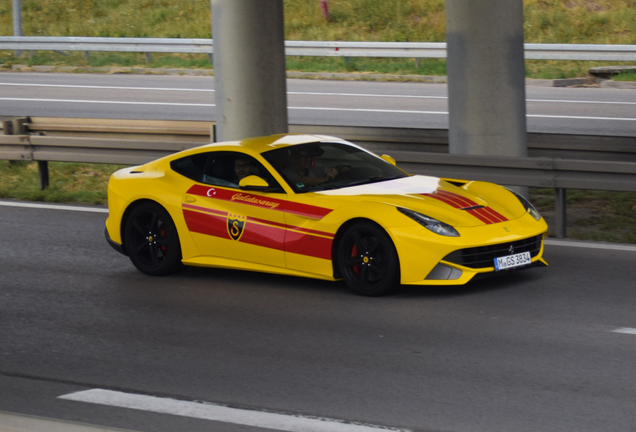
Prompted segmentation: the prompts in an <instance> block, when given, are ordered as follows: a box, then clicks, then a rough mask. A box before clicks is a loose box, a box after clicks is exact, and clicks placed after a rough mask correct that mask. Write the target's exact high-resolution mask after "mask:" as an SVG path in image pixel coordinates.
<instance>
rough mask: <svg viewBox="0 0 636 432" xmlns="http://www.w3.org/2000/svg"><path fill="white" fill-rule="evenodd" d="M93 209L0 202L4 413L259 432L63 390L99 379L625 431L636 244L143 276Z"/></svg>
mask: <svg viewBox="0 0 636 432" xmlns="http://www.w3.org/2000/svg"><path fill="white" fill-rule="evenodd" d="M105 219H106V214H105V213H93V212H77V211H68V210H59V209H57V210H52V209H39V208H20V207H10V206H5V205H0V411H9V412H14V413H22V414H30V415H39V416H44V417H51V418H57V419H64V420H72V421H81V422H85V423H91V424H99V425H104V426H110V427H120V428H126V429H131V430H137V431H144V432H145V431H148V432H150V431H152V432H168V431H192V432H198V431H228V432H236V431H249V432H254V431H258V430H265V429H260V428H254V427H248V426H241V425H236V424H231V423H228V422H214V421H208V420H201V419H193V418H190V417H187V416H176V415H169V414H156V413H150V412H147V411H142V410H133V409H126V408H117V407H110V406H104V405H100V404H92V403H86V402H77V401H70V400H64V399H59V396H61V395H66V394H69V393H73V392H76V391H80V390H87V389H94V388H100V389H110V390H117V391H122V392H126V393H134V394H144V395H154V396H160V397H169V398H173V399H179V400H184V401H203V402H211V403H221V404H227V405H230V406H232V407H237V408H246V409H252V410H257V411H262V410H267V411H269V412H275V413H283V414H296V415H307V416H317V417H327V418H334V419H341V420H344V421H353V422H362V423H367V424H372V425H383V426H387V427H396V428H404V429H407V430H412V431H427V432H429V431H430V432H433V431H435V432H442V431H444V432H482V431H483V432H497V431H502V432H503V431H507V432H524V431H528V432H536V431H551V432H555V431H570V432H571V431H576V432H588V431H589V432H598V431H603V432H613V431H616V432H619V431H620V432H625V431H634V430H636V410H635V409H634V407H635V406H636V370H635V368H634V358H636V335H635V334H630V331H632V330H633V329H634V328H636V313H634V310H635V306H636V292H635V290H634V288H635V285H634V280H636V266H634V263H635V262H636V248H635V247H631V248H630V247H623V248H622V250H621V248H612V247H610V248H609V249H602V248H599V247H592V248H588V247H581V246H585V245H586V244H580V243H576V242H559V243H558V244H550V245H548V246H547V247H546V252H545V257H546V259H547V261H548V262H549V263H550V267H547V268H537V269H531V270H527V271H522V272H518V273H513V274H509V275H503V276H501V277H496V278H489V279H484V280H480V281H476V282H473V283H470V284H468V285H467V286H464V287H459V288H449V287H447V288H441V287H432V288H409V287H403V288H402V289H401V290H400V291H399V292H398V293H396V294H395V295H392V296H388V297H382V298H364V297H358V296H356V295H354V294H351V293H350V292H349V291H348V290H347V289H346V288H345V287H344V285H343V284H340V283H332V282H323V281H314V280H306V279H301V278H294V277H282V276H275V275H264V274H256V273H247V272H238V271H228V270H219V269H201V268H188V269H186V270H185V271H183V272H181V273H179V274H177V275H173V276H170V277H161V278H152V277H147V276H144V275H142V274H140V273H139V272H138V271H136V270H135V269H134V267H133V266H132V264H130V262H129V261H128V260H127V258H125V257H123V256H121V255H119V254H117V253H116V252H115V251H113V250H111V249H110V247H109V246H108V245H107V244H106V242H105V240H104V238H103V226H104V221H105ZM621 328H622V329H624V330H622V331H623V333H617V332H616V330H617V329H621ZM630 329H631V330H630ZM634 332H636V330H634Z"/></svg>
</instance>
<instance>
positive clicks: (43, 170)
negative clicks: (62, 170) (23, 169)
mask: <svg viewBox="0 0 636 432" xmlns="http://www.w3.org/2000/svg"><path fill="white" fill-rule="evenodd" d="M38 180H39V182H40V190H44V189H45V188H46V187H47V186H48V185H49V163H48V162H47V161H38Z"/></svg>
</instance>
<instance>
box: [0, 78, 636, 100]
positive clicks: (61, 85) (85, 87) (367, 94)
mask: <svg viewBox="0 0 636 432" xmlns="http://www.w3.org/2000/svg"><path fill="white" fill-rule="evenodd" d="M0 86H21V87H52V88H77V89H94V90H125V91H129V90H140V91H168V92H195V93H196V92H202V93H214V89H193V88H174V87H166V88H160V87H121V86H96V85H70V84H27V83H0ZM287 94H288V95H298V96H305V95H307V96H336V97H338V96H342V97H365V98H369V97H371V98H391V99H448V96H423V95H396V94H373V93H334V92H294V91H290V92H287ZM526 101H527V102H540V103H580V104H586V105H589V104H604V105H636V102H619V101H590V100H566V99H526Z"/></svg>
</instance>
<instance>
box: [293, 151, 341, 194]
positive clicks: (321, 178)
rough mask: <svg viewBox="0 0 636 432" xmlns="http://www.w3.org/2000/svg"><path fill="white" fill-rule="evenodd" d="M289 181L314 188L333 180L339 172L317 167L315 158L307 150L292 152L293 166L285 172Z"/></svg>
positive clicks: (333, 169)
mask: <svg viewBox="0 0 636 432" xmlns="http://www.w3.org/2000/svg"><path fill="white" fill-rule="evenodd" d="M283 172H284V174H285V175H286V176H287V178H288V179H289V181H291V182H293V183H297V184H301V183H302V184H303V185H304V186H314V185H318V184H321V183H324V182H326V181H329V180H333V179H334V178H335V177H336V176H337V175H338V171H337V170H336V169H335V168H327V167H325V166H321V165H316V160H315V157H314V156H313V155H312V154H311V153H310V152H309V151H307V150H304V149H303V150H300V151H293V150H292V152H291V166H290V167H287V168H285V169H284V170H283Z"/></svg>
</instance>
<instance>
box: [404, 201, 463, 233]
mask: <svg viewBox="0 0 636 432" xmlns="http://www.w3.org/2000/svg"><path fill="white" fill-rule="evenodd" d="M397 209H398V211H399V212H400V213H402V214H403V215H406V216H408V217H410V218H411V219H413V220H414V221H415V222H417V223H419V224H420V225H422V226H423V227H424V228H426V229H427V230H429V231H433V232H434V233H435V234H439V235H443V236H446V237H459V233H458V232H457V230H456V229H455V228H453V227H452V226H450V225H448V224H445V223H444V222H440V221H438V220H437V219H433V218H432V217H428V216H426V215H423V214H422V213H418V212H415V211H413V210H408V209H405V208H401V207H397Z"/></svg>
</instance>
